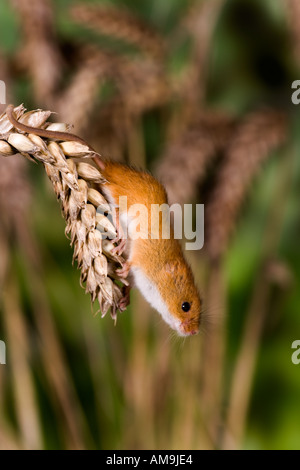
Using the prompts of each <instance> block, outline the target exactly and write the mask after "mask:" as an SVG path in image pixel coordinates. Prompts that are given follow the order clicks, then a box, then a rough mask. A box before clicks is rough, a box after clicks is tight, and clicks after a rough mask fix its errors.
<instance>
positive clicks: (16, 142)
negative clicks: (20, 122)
mask: <svg viewBox="0 0 300 470" xmlns="http://www.w3.org/2000/svg"><path fill="white" fill-rule="evenodd" d="M7 140H8V142H9V143H10V145H12V146H13V147H15V148H16V149H17V150H18V151H19V152H28V153H33V154H35V153H36V151H37V150H38V148H37V147H36V145H34V143H33V142H31V140H30V139H29V138H28V137H26V136H25V135H23V134H17V133H13V134H9V136H8V139H7Z"/></svg>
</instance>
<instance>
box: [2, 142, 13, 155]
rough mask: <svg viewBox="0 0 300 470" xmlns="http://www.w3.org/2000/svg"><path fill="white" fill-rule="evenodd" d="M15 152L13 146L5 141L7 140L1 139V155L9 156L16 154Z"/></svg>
mask: <svg viewBox="0 0 300 470" xmlns="http://www.w3.org/2000/svg"><path fill="white" fill-rule="evenodd" d="M14 154H15V152H14V151H13V149H12V148H11V146H10V145H9V144H8V143H7V142H5V140H0V155H2V156H3V157H9V156H10V155H14Z"/></svg>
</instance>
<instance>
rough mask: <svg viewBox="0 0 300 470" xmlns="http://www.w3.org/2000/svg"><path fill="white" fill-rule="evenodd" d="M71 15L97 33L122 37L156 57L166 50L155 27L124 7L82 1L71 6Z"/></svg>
mask: <svg viewBox="0 0 300 470" xmlns="http://www.w3.org/2000/svg"><path fill="white" fill-rule="evenodd" d="M71 17H72V19H74V20H75V21H76V22H78V23H81V24H84V25H85V26H86V27H87V28H89V29H92V30H94V31H96V33H97V34H99V33H100V34H105V35H108V36H112V37H115V38H117V39H121V40H123V41H125V42H127V43H129V44H133V45H134V46H137V47H138V48H139V49H140V50H143V51H145V52H146V53H147V54H150V55H152V56H154V57H161V56H162V53H163V51H164V43H163V39H162V37H161V36H160V35H159V34H158V33H157V32H156V31H155V30H154V28H151V27H150V26H149V25H148V24H147V23H146V22H144V21H143V20H142V19H140V18H138V17H137V16H136V15H134V14H133V13H132V12H130V11H129V10H127V9H126V8H124V7H122V8H121V7H118V8H116V7H113V6H108V5H106V6H100V5H91V4H89V5H87V4H86V3H81V4H77V5H74V6H73V7H72V8H71Z"/></svg>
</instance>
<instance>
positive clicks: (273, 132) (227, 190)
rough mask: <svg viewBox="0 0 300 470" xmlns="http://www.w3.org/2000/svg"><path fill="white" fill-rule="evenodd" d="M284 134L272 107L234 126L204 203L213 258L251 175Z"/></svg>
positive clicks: (230, 227) (284, 125) (227, 233)
mask: <svg viewBox="0 0 300 470" xmlns="http://www.w3.org/2000/svg"><path fill="white" fill-rule="evenodd" d="M286 134H287V117H286V115H285V114H283V113H281V112H279V111H276V110H271V109H266V110H259V111H256V112H254V113H252V114H251V115H249V116H247V118H246V119H245V120H244V122H242V123H241V125H240V126H239V128H238V129H237V131H236V135H235V136H233V138H232V140H231V142H230V145H229V146H228V148H227V151H226V155H225V158H224V163H223V165H222V166H221V167H220V170H219V174H218V176H217V179H216V184H215V187H214V189H213V191H212V193H211V196H210V199H209V201H208V204H207V205H206V214H207V215H206V231H207V235H206V248H207V252H208V254H209V256H210V257H211V258H212V259H218V258H219V257H220V256H221V255H222V254H223V253H224V251H225V250H226V247H227V245H228V241H229V238H230V235H231V233H232V231H233V228H234V225H235V221H236V218H237V215H238V213H239V210H240V207H241V205H242V202H243V201H244V199H245V196H246V194H247V191H248V189H249V187H250V185H251V182H252V180H253V178H254V176H255V175H256V173H257V172H258V171H259V169H260V167H261V165H262V163H263V161H265V160H266V159H267V158H268V156H269V155H270V153H271V152H272V150H275V149H276V148H277V147H279V145H281V144H282V143H283V142H284V141H285V139H286Z"/></svg>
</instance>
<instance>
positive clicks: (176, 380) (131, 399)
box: [0, 0, 300, 449]
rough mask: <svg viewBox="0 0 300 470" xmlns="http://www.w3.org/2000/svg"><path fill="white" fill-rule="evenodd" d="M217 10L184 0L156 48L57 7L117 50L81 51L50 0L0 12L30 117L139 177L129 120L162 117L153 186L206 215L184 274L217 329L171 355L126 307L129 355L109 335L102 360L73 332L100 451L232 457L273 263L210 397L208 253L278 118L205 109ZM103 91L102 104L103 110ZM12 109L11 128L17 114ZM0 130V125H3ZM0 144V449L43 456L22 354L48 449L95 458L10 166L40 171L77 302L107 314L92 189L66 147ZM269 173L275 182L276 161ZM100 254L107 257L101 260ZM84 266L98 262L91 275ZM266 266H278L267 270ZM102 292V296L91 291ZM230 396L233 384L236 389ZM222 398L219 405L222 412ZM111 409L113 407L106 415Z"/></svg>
mask: <svg viewBox="0 0 300 470" xmlns="http://www.w3.org/2000/svg"><path fill="white" fill-rule="evenodd" d="M226 3H227V2H225V0H203V1H201V2H200V1H194V2H190V3H189V5H188V6H187V7H186V10H185V12H184V13H183V15H182V17H181V18H180V20H179V21H178V22H177V23H176V24H175V26H174V27H173V31H172V33H171V35H170V36H169V37H164V36H163V35H162V34H161V33H160V32H159V31H156V30H155V28H153V27H152V26H151V25H149V24H148V23H147V22H146V21H145V20H142V19H141V18H139V17H138V16H137V15H136V14H135V13H133V12H132V11H130V10H128V9H125V8H120V7H113V8H112V7H109V6H104V5H103V4H101V5H97V4H88V3H87V2H85V3H83V2H81V3H79V4H77V5H75V6H72V7H71V9H70V12H69V17H70V18H72V20H73V21H74V22H76V24H78V25H80V27H81V28H83V29H84V28H87V29H89V30H91V31H92V32H93V33H94V34H96V35H101V36H105V37H108V38H113V39H117V40H118V41H120V42H121V43H122V47H120V48H118V47H113V46H112V47H110V46H103V45H101V46H99V45H98V43H97V44H96V41H95V43H93V41H92V40H89V41H86V42H85V43H81V42H80V41H79V40H78V39H77V38H76V40H74V38H73V39H72V40H71V41H70V43H67V42H66V40H65V38H61V37H60V35H59V32H58V31H57V30H56V21H57V18H56V16H55V9H54V8H53V2H52V1H50V0H34V1H32V2H28V1H26V0H17V1H12V4H13V6H14V9H15V13H16V15H17V16H18V17H19V18H20V19H21V21H20V25H21V34H22V44H21V45H20V47H19V48H18V51H17V53H16V56H15V57H13V58H12V59H11V58H8V57H6V56H5V54H0V68H1V71H2V74H3V75H2V76H1V77H0V78H1V79H5V81H6V82H7V83H9V82H11V81H13V80H18V78H20V77H21V78H24V77H29V82H30V87H31V97H32V99H33V101H34V102H35V103H37V105H38V106H42V107H45V108H47V109H48V108H50V109H55V110H56V111H58V115H59V118H60V119H62V120H63V121H64V122H72V123H73V124H74V127H75V131H76V133H80V134H82V135H83V136H84V137H85V138H86V139H87V140H88V142H89V143H90V144H91V145H92V146H93V147H94V148H97V149H100V150H101V152H102V153H104V154H106V155H109V156H111V157H113V158H116V159H119V160H127V161H128V162H129V163H133V164H136V165H138V166H146V160H147V149H146V144H147V143H146V138H145V133H144V129H143V117H144V116H145V115H146V113H149V111H153V110H155V112H158V114H159V116H162V118H158V119H160V121H159V126H160V128H161V130H162V134H165V135H166V136H167V137H166V139H165V145H164V148H163V149H162V151H161V154H160V158H158V159H157V164H156V172H157V175H158V176H159V178H160V179H162V181H163V182H164V184H165V185H166V187H167V190H168V193H169V198H170V202H180V203H182V204H183V203H185V202H191V201H193V202H198V201H199V200H200V202H204V203H205V204H206V239H205V253H203V254H201V256H196V255H195V256H194V257H193V259H192V263H193V265H194V266H195V268H198V270H199V271H200V268H199V264H201V266H203V267H202V271H203V272H199V273H198V278H199V282H200V283H201V286H203V291H204V294H205V297H206V305H207V306H206V308H207V310H208V311H212V312H213V311H215V310H216V307H217V309H218V312H219V313H218V321H217V322H216V323H215V324H212V325H207V327H206V328H207V330H208V331H207V333H206V335H204V336H203V337H202V338H201V340H200V343H199V342H197V341H194V342H189V343H185V344H184V345H183V347H182V350H181V351H180V354H178V351H176V345H175V347H174V345H173V344H172V343H171V342H170V341H169V342H166V341H165V334H166V330H165V329H164V326H163V325H159V328H157V329H156V330H155V332H156V336H155V338H153V336H154V335H153V334H151V333H152V332H153V328H154V327H153V321H152V317H151V316H150V313H149V308H148V306H147V305H145V304H144V302H143V300H142V299H135V301H134V310H135V311H136V312H137V313H138V314H137V315H135V317H134V322H133V323H132V331H131V332H130V345H129V346H126V347H125V346H124V343H125V340H124V338H123V337H122V335H121V334H120V333H118V332H117V331H112V332H110V335H108V337H107V339H106V341H107V343H106V348H103V346H101V345H99V336H98V335H97V332H96V331H95V328H93V327H90V326H89V324H88V321H87V320H86V319H85V317H83V319H82V323H83V336H84V340H85V344H86V351H87V354H88V358H89V360H88V365H87V367H89V368H90V369H91V375H92V381H93V382H92V383H93V387H94V390H93V393H94V394H95V395H96V396H98V394H101V395H100V396H101V400H102V401H103V402H104V405H103V406H101V403H99V402H100V398H99V399H98V400H96V401H95V403H96V408H97V409H96V412H97V425H98V427H99V429H100V434H102V435H106V431H107V429H105V431H104V425H103V420H104V417H103V415H104V414H105V413H107V415H110V416H109V417H108V418H107V421H106V422H107V423H109V426H110V427H111V429H115V430H116V436H113V438H112V441H111V442H112V444H111V443H110V442H109V444H108V445H111V446H115V447H119V448H120V447H121V448H125V449H128V448H151V447H152V448H177V449H178V448H186V449H190V448H217V447H226V448H236V447H242V445H243V433H244V430H245V425H246V423H247V408H248V405H249V400H250V397H251V384H252V381H253V375H254V371H255V362H256V359H257V354H258V349H259V345H260V340H261V336H262V331H263V327H264V322H265V320H266V313H267V304H268V295H269V289H270V285H271V283H272V282H274V276H275V275H274V266H273V271H272V273H271V274H270V269H269V260H263V261H262V274H261V276H259V279H258V281H257V285H256V286H255V287H254V290H253V299H252V301H251V302H250V304H251V305H250V307H249V312H248V314H247V317H246V321H245V327H244V334H243V337H242V340H241V345H240V351H239V354H238V357H237V360H236V364H235V366H234V370H233V376H232V380H231V382H230V384H229V385H228V384H225V379H224V370H225V362H226V351H227V345H226V338H225V335H226V316H227V314H228V312H227V295H228V290H227V286H226V283H225V275H224V256H225V255H226V253H227V251H228V249H229V247H230V243H231V240H232V235H233V234H234V232H235V231H236V230H237V227H238V220H239V214H240V212H241V209H242V207H243V202H244V200H245V199H246V197H247V194H248V192H249V189H250V187H251V185H252V182H253V179H254V177H255V176H256V175H258V174H259V171H260V169H261V167H262V165H263V163H264V162H265V161H266V160H267V159H268V158H269V157H270V156H271V155H272V152H273V151H274V150H275V149H277V148H278V147H279V146H280V145H281V144H282V143H283V142H284V141H285V140H286V138H287V127H288V121H287V116H286V115H285V114H284V113H281V112H279V111H277V110H275V109H258V110H256V111H254V112H252V113H250V114H248V115H247V114H246V115H244V116H243V118H242V119H241V120H240V121H239V122H237V120H236V119H235V118H234V117H232V116H230V115H229V114H227V113H222V112H220V111H215V110H214V111H212V110H211V109H209V108H208V107H207V106H206V104H205V98H206V89H207V81H208V77H209V74H208V71H209V64H210V56H211V49H212V45H213V40H214V32H215V29H216V25H217V23H218V21H219V20H220V15H221V13H222V9H223V6H224V5H225V4H226ZM296 4H297V0H296V1H294V0H286V5H287V7H288V8H287V12H288V13H289V18H290V20H289V21H290V29H291V33H292V34H293V37H294V38H295V39H296V41H295V56H296V57H297V58H298V56H299V50H298V49H299V44H298V43H299V31H300V29H299V24H300V23H299V15H298V13H299V11H298V10H299V8H298V6H297V5H296ZM187 37H188V38H189V40H190V43H191V47H190V50H189V54H188V56H187V59H186V62H185V64H184V67H183V68H182V70H181V71H180V73H178V74H174V73H172V72H171V71H170V69H169V67H168V63H169V61H170V58H171V57H172V54H174V51H175V50H176V48H177V46H179V45H180V44H181V42H184V41H185V40H186V38H187ZM123 46H126V47H128V50H129V52H126V48H125V47H123ZM124 50H125V52H124ZM41 58H42V62H43V66H42V67H41V66H40V64H41ZM11 77H13V78H11ZM66 77H67V78H66ZM107 87H108V88H109V93H108V95H107V96H105V98H103V95H102V94H105V93H104V92H105V90H106V88H107ZM10 93H11V91H10ZM11 101H13V99H11ZM19 112H20V115H22V117H24V113H23V110H22V109H19ZM25 116H26V115H25ZM34 116H35V113H29V114H27V117H25V119H29V120H31V119H37V117H38V119H41V120H42V121H40V122H39V123H38V122H37V121H35V124H36V125H39V124H43V123H44V124H45V121H43V120H44V119H47V118H48V115H47V113H46V114H43V112H42V113H41V114H37V115H36V117H34ZM2 118H3V120H4V122H6V123H7V121H5V116H2ZM2 123H3V121H2ZM9 132H10V134H11V135H12V134H15V136H13V137H11V136H10V137H9V136H8V135H7V136H6V137H7V138H8V141H4V140H1V141H0V145H2V153H4V154H6V155H8V156H9V158H5V159H4V157H3V158H1V159H0V163H1V172H0V205H1V215H0V217H1V226H0V253H1V256H0V283H1V284H0V285H1V292H3V295H2V297H3V299H2V304H3V306H2V316H1V318H2V317H3V321H2V323H3V328H4V330H5V332H7V338H8V340H9V345H10V348H11V358H10V362H11V368H12V370H13V380H11V379H10V377H9V376H8V374H7V373H6V372H5V370H4V369H3V370H1V371H0V372H1V375H0V388H1V390H5V391H6V393H5V394H0V415H1V417H3V418H4V419H3V423H4V424H3V426H2V427H1V428H0V446H2V447H3V448H43V446H44V441H46V439H45V437H44V436H45V434H46V433H47V423H46V424H45V422H44V421H43V420H42V418H41V407H40V406H39V402H38V396H39V392H38V387H37V385H36V382H37V381H36V379H35V377H34V372H33V371H35V366H34V364H33V363H34V357H35V356H34V354H33V349H34V348H35V347H38V350H39V353H40V355H41V364H42V365H41V366H40V367H41V368H42V370H43V373H44V374H45V376H46V383H47V384H48V385H49V387H50V391H49V392H48V394H47V396H48V398H49V401H50V402H51V405H52V408H53V410H54V413H55V426H56V429H57V433H58V434H59V435H60V436H61V442H62V443H63V444H62V445H63V446H64V447H66V448H90V447H95V446H97V442H96V439H95V438H94V436H93V435H92V433H91V432H90V429H89V422H88V420H87V418H86V413H85V409H84V406H83V405H82V403H81V400H80V399H79V397H78V392H77V391H76V389H75V387H76V386H77V385H79V382H76V379H75V378H74V374H73V373H72V368H71V367H70V363H69V362H68V360H67V358H66V355H65V349H64V347H63V339H62V338H60V333H59V331H58V326H57V325H56V324H55V322H54V319H53V315H52V312H51V311H50V307H49V299H48V298H47V292H46V289H45V286H44V284H43V271H44V269H43V259H42V253H41V247H40V246H39V244H38V243H37V241H36V240H35V237H34V234H33V233H32V229H31V227H30V225H29V223H28V220H27V213H28V211H29V205H30V204H31V202H30V186H29V184H28V180H27V176H26V165H25V162H24V159H21V158H20V157H19V156H14V155H13V154H14V153H16V151H19V152H23V153H25V154H27V155H28V154H31V153H33V155H34V156H35V157H37V158H38V159H41V160H42V161H43V163H44V165H45V168H46V171H47V174H48V176H49V178H50V180H51V182H52V184H53V186H54V188H55V191H56V193H57V195H58V196H59V197H60V199H61V201H62V204H63V211H64V213H65V215H66V216H67V217H68V219H69V221H68V227H67V229H68V230H69V231H70V233H71V240H72V241H73V242H74V243H75V257H77V258H78V257H79V264H80V265H81V266H82V268H83V272H82V281H86V282H87V290H88V291H89V292H90V293H91V294H92V298H94V297H95V294H96V296H98V297H99V295H100V299H99V300H100V303H101V305H102V308H103V311H105V310H106V308H108V307H109V305H113V306H115V305H116V303H117V299H118V298H119V295H120V292H119V290H118V289H119V288H118V286H117V284H116V283H115V282H113V281H114V279H113V278H110V277H109V275H108V276H107V274H109V273H110V274H111V273H112V272H115V271H114V270H115V268H116V264H117V263H119V262H120V259H116V258H115V259H114V260H113V262H112V260H111V259H110V258H109V260H108V262H107V265H106V261H105V260H104V259H103V254H104V248H103V246H102V250H103V253H101V250H100V246H99V243H100V241H99V238H98V237H97V232H96V231H95V217H96V216H95V210H94V207H95V205H96V203H100V202H102V203H103V201H99V197H100V196H99V193H98V194H97V195H96V194H95V193H94V192H93V189H94V188H93V187H92V184H91V182H92V181H93V178H96V179H97V178H98V179H99V178H101V176H99V173H97V174H96V173H95V170H91V168H88V173H86V170H87V167H84V164H85V163H84V162H83V163H82V162H81V166H80V163H78V162H77V158H75V159H74V158H73V156H72V155H67V154H66V152H67V146H68V145H66V146H65V148H64V147H62V146H58V145H57V144H56V143H55V142H52V143H50V144H49V145H46V143H45V142H44V141H43V140H41V139H38V138H37V137H36V136H24V135H23V134H20V133H19V132H17V131H16V130H13V129H11V128H10V129H9ZM85 151H86V149H85ZM81 156H82V155H81ZM4 160H5V161H4ZM288 163H289V162H288ZM282 169H283V173H284V170H285V163H284V162H283V163H282ZM12 179H13V182H12ZM286 181H287V179H285V180H284V183H285V184H287V183H286ZM281 191H283V192H284V185H283V189H282V188H281V190H280V191H279V193H280V194H279V195H278V198H279V197H280V195H281V194H282V193H281ZM8 201H9V205H8ZM79 214H80V217H79V220H78V223H77V222H76V224H75V222H74V220H75V218H77V216H78V215H79ZM274 221H275V222H274ZM280 223H281V222H280V220H277V219H276V213H275V214H272V215H271V216H270V227H271V228H270V230H271V231H272V233H273V232H274V233H276V231H277V233H279V232H280ZM274 226H275V228H274ZM87 232H89V233H90V234H93V235H91V236H89V238H88V247H89V249H88V251H87V253H85V256H84V257H82V256H81V253H80V249H79V247H80V243H81V242H82V240H83V238H84V239H85V240H86V238H85V237H86V234H87ZM12 235H13V236H12ZM275 238H276V237H275ZM266 243H267V242H266ZM16 246H17V247H21V249H22V255H23V257H24V259H25V264H26V270H27V271H26V272H27V273H28V274H27V277H28V279H31V282H30V283H29V285H28V289H29V291H30V298H31V309H32V311H33V317H34V320H33V323H34V329H35V331H37V333H38V341H37V342H38V345H36V344H35V343H34V344H33V345H32V346H31V344H32V343H31V342H32V336H31V329H30V321H29V319H28V318H27V315H26V313H25V312H24V311H23V310H24V307H23V305H22V299H21V287H20V285H19V283H18V280H17V276H16V273H15V271H14V269H13V267H14V263H13V262H12V257H11V256H12V255H11V253H12V251H13V248H16ZM110 248H111V247H110ZM269 248H270V250H267V254H268V256H269V257H272V256H273V254H274V253H275V252H276V240H274V241H273V243H272V249H271V246H270V247H269ZM106 255H107V256H108V257H109V253H106ZM86 256H87V257H86ZM99 258H100V260H101V261H99ZM96 259H98V261H99V262H98V261H96V265H95V260H96ZM114 263H116V264H114ZM98 264H99V266H98ZM111 265H113V271H112V270H111V269H110V268H109V266H110V267H112V266H111ZM275 265H276V263H275ZM91 266H93V269H90V268H91ZM96 266H97V267H96ZM276 266H277V265H276ZM277 267H278V266H277ZM281 268H282V266H281V267H280V263H279V271H280V269H281ZM276 269H277V268H276ZM276 269H275V271H276ZM99 276H100V277H99ZM275 277H276V276H275ZM104 279H106V281H105V282H107V284H109V285H106V284H104V283H103V282H102V283H101V282H100V280H102V281H103V280H104ZM100 285H101V286H102V289H104V290H105V293H103V291H102V290H101V289H100ZM100 293H101V294H100ZM103 295H104V296H103ZM107 298H108V299H109V302H106V303H105V302H104V300H103V299H107ZM103 302H104V304H105V305H104V304H103ZM22 309H23V310H22ZM113 312H114V309H113ZM259 313H260V314H261V315H260V316H259V315H258V314H259ZM113 315H114V313H113ZM31 322H32V320H31ZM1 339H2V338H1ZM191 357H192V358H193V361H191V360H190V358H191ZM109 368H110V369H111V370H110V371H109V370H108V369H109ZM212 371H213V373H212ZM109 374H113V379H111V378H110V379H107V377H110V375H109ZM241 383H243V384H245V387H244V388H243V389H241V388H240V384H241ZM157 384H160V386H159V387H158V385H157ZM228 389H229V391H228ZM20 390H21V391H22V390H25V391H26V392H25V393H21V392H20ZM115 390H117V391H118V393H119V395H120V396H121V395H122V399H120V401H122V402H123V408H122V407H121V406H120V404H119V402H118V400H117V399H116V398H114V397H115V395H116V393H117V392H116V391H115ZM121 390H122V392H121ZM11 391H13V396H14V403H13V410H14V411H13V413H12V414H13V416H14V418H12V417H11V415H10V414H9V413H7V411H6V408H7V406H6V405H7V402H8V400H7V394H9V393H11ZM99 391H100V392H99ZM224 401H229V406H228V409H227V410H225V411H224V409H223V404H224ZM116 403H118V406H117V405H116ZM103 408H105V411H103ZM106 408H107V410H106ZM116 409H119V410H120V411H119V415H118V414H117V411H116ZM115 423H117V424H116V425H115ZM117 429H118V430H119V434H118V432H117ZM141 429H143V432H141V431H140V430H141ZM220 429H221V430H223V432H220ZM103 439H105V437H103ZM106 442H108V441H106Z"/></svg>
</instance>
